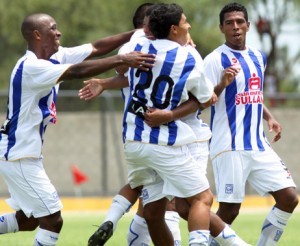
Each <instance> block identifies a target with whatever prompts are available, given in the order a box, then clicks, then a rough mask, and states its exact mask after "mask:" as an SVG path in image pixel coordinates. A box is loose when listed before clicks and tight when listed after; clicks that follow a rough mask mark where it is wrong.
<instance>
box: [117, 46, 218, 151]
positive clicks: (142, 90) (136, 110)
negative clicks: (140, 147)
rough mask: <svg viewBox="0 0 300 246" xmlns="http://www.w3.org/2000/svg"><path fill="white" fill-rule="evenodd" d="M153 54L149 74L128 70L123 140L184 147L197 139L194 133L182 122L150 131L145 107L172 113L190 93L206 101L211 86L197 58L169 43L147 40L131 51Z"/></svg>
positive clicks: (210, 92)
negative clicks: (127, 95)
mask: <svg viewBox="0 0 300 246" xmlns="http://www.w3.org/2000/svg"><path fill="white" fill-rule="evenodd" d="M134 50H136V51H141V52H143V53H151V54H156V63H155V66H154V67H153V68H152V69H150V70H149V72H142V71H141V70H138V69H130V71H129V84H130V92H131V93H130V98H129V102H128V106H127V108H126V110H125V113H124V122H123V126H124V131H123V137H124V139H125V141H141V142H144V143H152V144H158V145H174V146H178V145H183V144H188V143H191V142H194V141H196V140H197V138H196V135H195V133H194V132H193V130H192V129H191V127H190V126H188V125H187V124H186V123H184V122H183V121H181V120H176V121H173V122H170V123H168V124H166V125H162V126H160V127H155V128H151V127H149V126H148V125H147V124H145V123H144V120H143V112H145V111H146V110H147V107H153V108H158V109H163V110H164V109H165V110H172V109H174V108H176V107H178V106H179V105H180V104H181V103H183V102H185V101H187V100H188V98H189V95H188V93H189V92H190V93H191V94H193V95H194V96H195V97H196V98H197V99H198V101H199V102H201V103H204V102H207V101H208V100H209V99H210V98H211V97H212V94H213V86H212V83H210V82H209V81H208V80H207V79H206V77H205V76H204V72H203V66H202V64H199V62H198V58H197V57H195V55H193V54H192V53H191V52H189V51H188V50H187V49H186V48H185V47H182V46H180V45H179V44H178V43H175V42H172V41H169V40H154V41H151V40H147V41H144V42H143V44H142V45H140V44H137V45H136V46H135V48H134Z"/></svg>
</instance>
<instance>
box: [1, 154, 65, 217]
mask: <svg viewBox="0 0 300 246" xmlns="http://www.w3.org/2000/svg"><path fill="white" fill-rule="evenodd" d="M0 175H2V177H3V178H4V181H5V182H6V184H7V186H8V190H9V192H10V195H11V198H9V199H7V200H6V202H7V203H8V205H9V206H10V207H11V208H12V209H14V210H16V211H18V210H22V211H23V212H24V213H25V214H26V216H27V217H30V216H33V217H35V218H39V217H44V216H47V215H50V214H53V213H55V212H58V211H60V210H61V209H62V207H63V206H62V203H61V201H60V199H59V197H58V194H57V191H56V189H55V187H54V186H53V185H52V183H51V182H50V180H49V178H48V176H47V174H46V172H45V169H44V167H43V163H42V159H35V158H26V159H20V160H17V161H3V160H0Z"/></svg>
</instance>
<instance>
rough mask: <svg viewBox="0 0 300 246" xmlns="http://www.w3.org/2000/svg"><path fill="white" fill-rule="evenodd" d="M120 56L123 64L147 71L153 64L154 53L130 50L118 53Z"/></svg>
mask: <svg viewBox="0 0 300 246" xmlns="http://www.w3.org/2000/svg"><path fill="white" fill-rule="evenodd" d="M120 57H121V60H122V62H123V63H124V64H125V65H127V66H129V67H134V68H138V69H140V70H143V71H149V68H152V67H153V66H154V64H155V55H154V54H145V53H142V52H138V51H132V52H130V53H127V54H123V55H120Z"/></svg>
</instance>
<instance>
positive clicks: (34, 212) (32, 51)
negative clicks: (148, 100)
mask: <svg viewBox="0 0 300 246" xmlns="http://www.w3.org/2000/svg"><path fill="white" fill-rule="evenodd" d="M21 31H22V35H23V37H24V39H25V40H26V41H27V51H26V54H25V55H24V56H23V57H22V58H20V59H19V61H18V62H17V64H16V66H15V68H14V69H13V71H12V74H11V79H10V87H9V95H8V106H7V118H6V120H5V122H4V124H3V125H2V127H1V131H0V174H1V176H2V177H3V178H4V181H5V182H6V184H7V186H8V189H9V192H10V195H11V197H10V199H8V200H7V202H8V204H9V205H10V206H11V207H12V208H13V209H14V210H16V212H15V213H8V214H4V215H2V216H1V219H0V234H5V233H11V232H17V231H31V230H34V229H36V228H37V227H39V228H38V230H37V233H36V236H35V240H34V245H49V246H51V245H56V243H57V240H58V237H59V233H60V230H61V228H62V225H63V219H62V216H61V208H62V204H61V201H60V199H59V196H58V193H57V191H56V189H55V187H54V186H53V185H52V183H51V182H50V179H49V178H48V176H47V174H46V172H45V170H44V167H43V163H42V144H43V141H44V133H45V130H46V127H47V124H48V123H55V122H56V108H55V101H56V95H57V90H58V85H59V83H60V82H62V81H65V80H71V79H75V78H84V77H88V76H94V75H97V74H100V73H102V72H104V71H107V70H109V69H112V68H114V67H116V66H119V65H123V64H126V65H129V66H135V67H139V69H142V70H143V69H145V70H148V67H151V66H152V65H151V64H149V63H148V65H146V64H144V63H145V61H146V62H150V63H153V62H154V61H155V59H154V57H153V56H149V55H147V54H142V53H131V54H127V55H116V56H111V57H107V58H104V59H95V60H91V61H84V60H85V59H87V58H90V57H94V56H99V55H103V54H106V53H108V52H110V51H111V50H113V49H115V48H117V47H118V46H119V45H121V44H123V43H124V42H126V41H128V40H129V38H130V36H131V35H132V33H133V32H129V33H123V34H120V35H116V36H111V37H108V38H105V39H102V40H97V41H95V42H93V43H91V44H85V45H81V46H78V47H73V48H64V47H61V46H60V43H59V39H60V37H61V33H60V32H59V30H58V29H57V24H56V21H55V20H54V18H53V17H51V16H49V15H47V14H42V13H38V14H31V15H29V16H27V17H26V18H25V19H24V21H23V23H22V27H21ZM141 66H143V67H141ZM145 66H146V67H145Z"/></svg>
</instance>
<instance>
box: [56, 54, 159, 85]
mask: <svg viewBox="0 0 300 246" xmlns="http://www.w3.org/2000/svg"><path fill="white" fill-rule="evenodd" d="M154 62H155V55H153V54H152V55H151V54H145V53H141V52H136V51H134V52H130V53H128V54H123V55H115V56H111V57H106V58H102V59H95V60H87V61H83V62H81V63H78V64H74V65H72V66H70V67H69V68H68V69H67V70H66V71H65V72H64V73H63V74H62V75H61V76H60V78H59V79H58V81H63V80H71V79H81V78H86V77H92V76H96V75H98V74H101V73H103V72H105V71H108V70H110V69H112V68H114V67H117V66H119V65H127V66H129V67H135V68H139V69H140V70H143V71H148V70H149V68H150V67H153V66H154Z"/></svg>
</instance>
